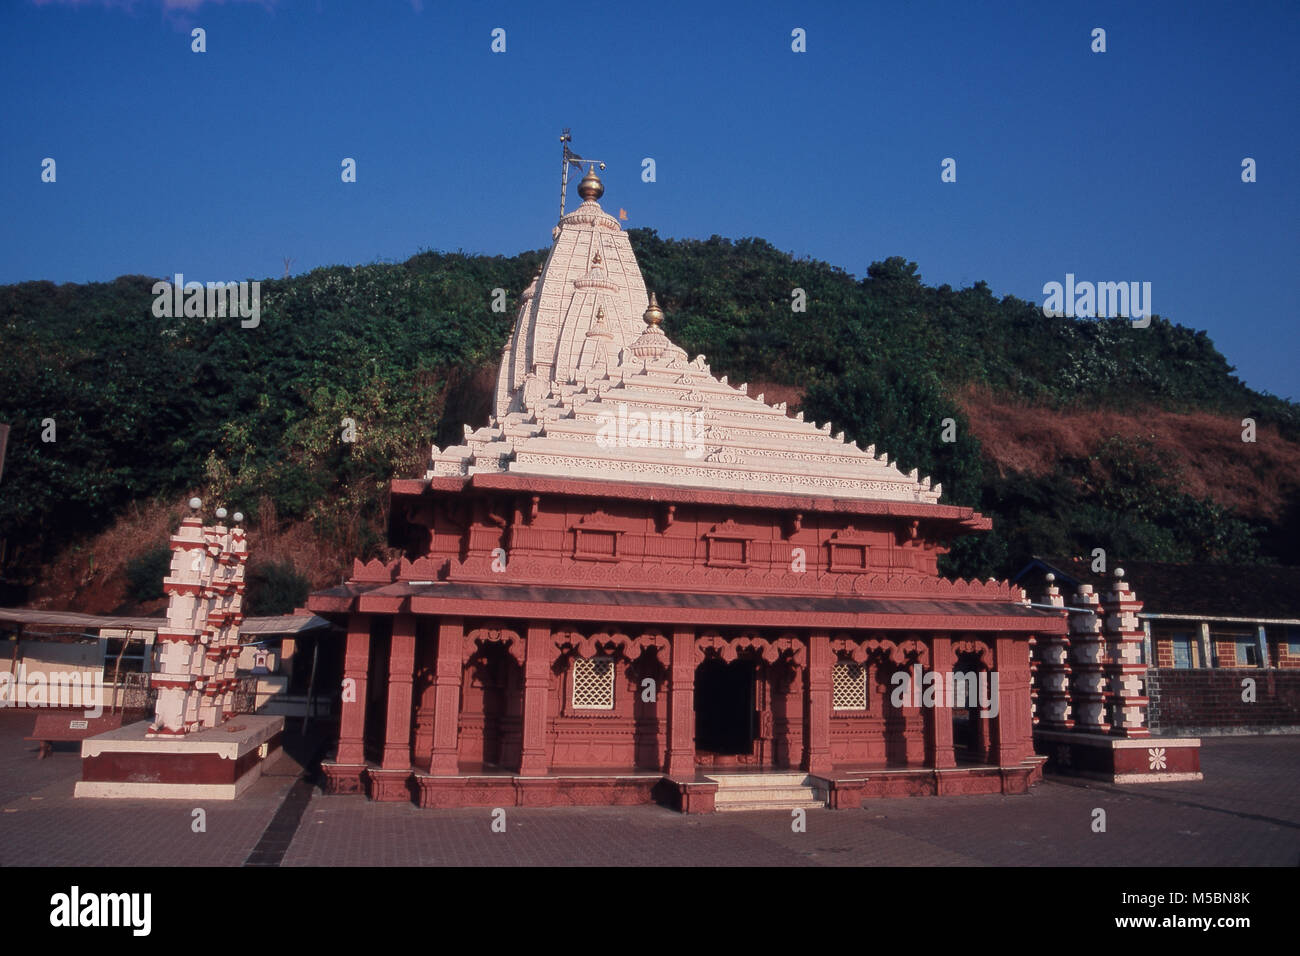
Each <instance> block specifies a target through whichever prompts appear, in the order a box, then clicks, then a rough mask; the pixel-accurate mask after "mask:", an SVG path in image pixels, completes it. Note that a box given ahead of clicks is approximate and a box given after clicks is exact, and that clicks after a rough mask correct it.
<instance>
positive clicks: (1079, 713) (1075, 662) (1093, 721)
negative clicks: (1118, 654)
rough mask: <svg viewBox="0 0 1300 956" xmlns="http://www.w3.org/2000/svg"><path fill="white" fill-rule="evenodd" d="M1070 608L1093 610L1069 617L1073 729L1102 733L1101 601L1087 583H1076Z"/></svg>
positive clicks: (1104, 683) (1103, 651)
mask: <svg viewBox="0 0 1300 956" xmlns="http://www.w3.org/2000/svg"><path fill="white" fill-rule="evenodd" d="M1074 606H1075V607H1079V608H1088V609H1091V610H1092V611H1093V613H1092V614H1071V615H1070V645H1071V647H1070V652H1071V653H1070V657H1071V666H1072V667H1073V670H1074V687H1073V693H1072V695H1071V697H1072V703H1073V704H1074V729H1075V730H1081V731H1084V732H1086V733H1094V734H1104V733H1106V731H1108V730H1109V729H1110V726H1109V725H1108V724H1107V723H1106V695H1105V690H1106V674H1105V671H1104V670H1103V661H1104V660H1105V638H1103V637H1102V633H1101V626H1102V625H1101V614H1102V609H1101V599H1100V598H1098V597H1097V595H1096V594H1094V593H1093V590H1092V585H1091V584H1080V585H1079V590H1078V591H1077V592H1076V593H1075V595H1074Z"/></svg>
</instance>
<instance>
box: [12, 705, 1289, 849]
mask: <svg viewBox="0 0 1300 956" xmlns="http://www.w3.org/2000/svg"><path fill="white" fill-rule="evenodd" d="M15 718H19V719H15ZM32 719H33V718H32V714H31V713H30V712H27V713H25V714H16V713H14V712H0V866H16V865H17V866H21V865H31V864H37V865H53V866H73V865H76V866H97V865H108V864H124V865H133V864H142V865H154V866H177V865H186V864H190V865H195V864H199V865H203V864H206V865H227V866H229V865H240V864H243V863H244V862H245V861H247V860H248V859H249V857H250V855H251V854H252V851H253V850H254V848H255V847H257V846H258V843H259V840H260V839H261V837H262V835H263V833H264V831H266V830H267V827H268V824H270V822H271V820H272V818H273V817H275V815H276V811H277V809H279V808H280V807H281V805H282V804H283V803H284V802H285V797H286V796H287V795H288V794H289V792H290V788H291V787H292V785H293V783H294V781H295V780H296V779H297V778H298V777H299V776H300V772H301V768H300V766H299V764H298V763H297V762H295V760H294V759H293V758H292V757H290V756H289V755H287V754H285V755H282V756H281V758H280V759H279V760H278V761H276V762H275V763H274V764H273V765H272V766H271V767H270V768H268V772H267V774H266V775H265V776H264V777H263V779H262V780H260V781H258V783H257V784H256V785H254V787H253V788H252V789H251V790H250V791H249V792H248V793H247V794H245V795H244V796H243V797H241V798H240V799H239V800H236V801H233V802H210V803H208V804H206V805H205V806H204V807H203V808H204V809H205V810H206V812H207V832H206V833H198V834H196V833H193V832H192V831H191V825H190V824H191V819H192V817H191V811H192V810H193V809H194V808H195V807H196V806H198V805H199V804H197V803H194V802H192V801H170V800H169V801H137V800H125V801H116V800H114V801H108V800H73V798H72V786H73V783H74V782H75V781H76V779H77V776H78V773H79V770H80V765H79V759H78V757H77V755H76V753H75V751H74V750H73V749H71V748H70V747H68V746H65V749H62V750H60V751H58V752H56V753H55V754H54V755H53V756H52V757H50V758H49V759H48V760H45V761H38V760H36V757H35V748H36V745H35V744H32V743H27V742H24V741H22V739H21V737H22V735H24V734H26V733H28V732H30V730H31V723H32ZM1202 764H1203V769H1204V770H1205V772H1206V774H1207V777H1208V779H1207V780H1205V781H1203V782H1201V783H1168V784H1148V785H1145V786H1122V787H1116V786H1109V785H1104V784H1091V783H1085V782H1076V781H1069V780H1063V779H1061V778H1049V779H1048V780H1046V781H1044V782H1043V783H1042V784H1040V785H1038V786H1036V787H1035V788H1034V789H1033V791H1032V792H1031V793H1030V794H1028V795H1027V796H1020V797H1004V796H977V797H916V798H899V799H888V800H875V801H872V802H870V803H869V804H868V805H867V808H866V809H864V810H856V811H854V810H849V811H829V810H811V811H808V815H807V821H806V822H807V830H806V832H803V833H796V832H793V830H792V828H791V816H790V814H789V813H788V812H785V811H772V812H757V813H738V814H737V813H725V814H712V815H707V816H682V815H681V814H678V813H674V812H672V811H670V810H666V809H664V808H661V807H654V806H647V807H581V808H562V809H541V808H537V809H534V808H515V807H508V808H506V824H507V825H506V832H504V833H494V832H492V828H491V823H492V815H491V810H490V809H488V808H482V809H472V810H420V809H419V808H417V807H415V806H414V805H411V804H406V803H372V802H370V801H368V800H366V799H364V798H362V797H357V796H332V797H331V796H324V795H322V794H321V793H320V792H319V791H317V792H315V793H314V794H313V795H312V798H311V800H310V802H309V803H308V804H307V805H306V808H305V810H304V812H303V813H302V817H301V820H300V821H299V823H298V825H297V829H296V831H293V829H292V825H290V829H289V832H288V834H284V833H283V832H280V831H282V829H283V826H284V818H285V816H286V815H285V814H281V816H280V819H279V821H278V823H277V826H276V827H272V828H271V830H272V832H271V833H270V834H268V839H267V841H266V842H264V843H263V844H262V847H263V850H262V852H260V853H259V854H258V856H257V857H255V860H258V861H260V862H266V860H267V859H270V860H274V861H278V862H280V863H281V865H284V866H426V865H441V866H481V865H487V866H529V865H559V866H565V865H572V866H585V865H606V866H656V865H678V866H710V865H717V866H882V865H883V866H888V865H901V866H951V865H994V866H1000V865H1031V866H1037V865H1062V864H1064V865H1075V866H1296V865H1298V864H1300V736H1270V737H1219V738H1204V749H1203V753H1202ZM290 808H291V809H292V806H291V805H290ZM1096 808H1100V809H1103V810H1105V811H1106V832H1104V833H1094V832H1093V830H1092V821H1093V818H1094V814H1093V811H1094V809H1096ZM292 815H293V814H292V813H290V814H288V816H290V817H292ZM286 843H287V849H285V844H286ZM268 847H269V848H270V850H271V851H272V852H270V853H267V848H268ZM281 851H283V857H282V859H281Z"/></svg>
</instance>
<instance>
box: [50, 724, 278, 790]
mask: <svg viewBox="0 0 1300 956" xmlns="http://www.w3.org/2000/svg"><path fill="white" fill-rule="evenodd" d="M148 728H149V723H148V721H143V720H142V721H138V722H137V723H134V724H130V725H128V726H126V727H120V728H118V729H117V730H110V731H108V732H107V733H103V734H99V735H98V736H95V737H91V738H90V739H88V740H85V741H83V742H82V744H81V780H80V781H79V782H78V783H77V787H76V791H75V795H76V796H78V797H101V798H102V797H114V798H130V799H140V798H146V799H159V800H177V799H184V800H190V799H201V800H233V799H234V798H235V797H237V796H239V795H240V794H241V793H243V792H244V791H245V790H247V789H248V788H249V787H250V786H252V784H253V782H254V781H256V780H257V778H258V777H260V776H261V775H262V767H263V765H264V764H265V763H266V761H267V759H268V758H270V757H271V756H273V755H274V754H275V753H276V752H278V751H279V749H280V737H281V735H282V734H283V732H284V718H283V717H275V716H262V715H253V714H250V715H247V716H239V717H236V718H234V719H233V720H229V721H227V722H226V723H224V724H222V725H221V726H219V727H213V728H210V729H208V730H202V731H198V732H197V733H191V734H185V735H184V736H178V737H148V736H146V733H147V731H148Z"/></svg>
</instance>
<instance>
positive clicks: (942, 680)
mask: <svg viewBox="0 0 1300 956" xmlns="http://www.w3.org/2000/svg"><path fill="white" fill-rule="evenodd" d="M955 660H956V658H955V657H954V656H953V652H952V638H950V637H947V636H944V637H938V636H936V637H933V638H931V640H930V667H931V669H932V670H933V671H934V673H935V674H937V675H938V678H939V680H938V683H937V684H936V686H937V687H938V688H939V692H938V693H937V694H935V700H934V706H933V707H927V708H926V709H925V713H926V716H927V717H928V718H929V727H928V728H927V730H928V733H927V734H926V737H927V738H928V739H927V741H926V742H927V744H928V745H929V750H930V752H929V754H927V755H926V756H927V757H928V758H929V762H930V766H931V767H933V768H935V769H936V770H946V769H947V768H949V767H955V766H957V758H956V757H955V756H954V755H953V749H952V708H951V707H949V706H948V698H947V695H946V694H945V693H944V691H943V688H944V687H946V686H947V684H948V682H949V681H950V680H951V678H950V677H949V675H950V674H951V673H952V668H953V663H954V661H955Z"/></svg>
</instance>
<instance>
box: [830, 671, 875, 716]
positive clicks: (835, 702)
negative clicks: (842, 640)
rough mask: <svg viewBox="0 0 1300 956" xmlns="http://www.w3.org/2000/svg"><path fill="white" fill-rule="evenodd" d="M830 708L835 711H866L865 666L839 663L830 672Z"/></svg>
mask: <svg viewBox="0 0 1300 956" xmlns="http://www.w3.org/2000/svg"><path fill="white" fill-rule="evenodd" d="M831 706H832V707H834V708H835V710H866V709H867V668H866V665H865V664H854V663H852V662H851V661H840V662H839V663H838V664H836V665H835V667H834V668H832V670H831Z"/></svg>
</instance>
